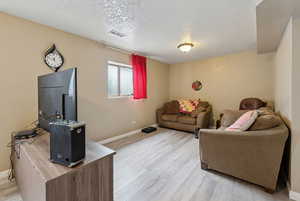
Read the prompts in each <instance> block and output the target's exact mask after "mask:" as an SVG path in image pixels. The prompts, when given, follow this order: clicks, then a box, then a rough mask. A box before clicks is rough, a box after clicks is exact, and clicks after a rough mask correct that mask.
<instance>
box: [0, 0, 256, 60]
mask: <svg viewBox="0 0 300 201" xmlns="http://www.w3.org/2000/svg"><path fill="white" fill-rule="evenodd" d="M101 3H102V0H26V1H24V0H1V1H0V10H1V11H3V12H6V13H9V14H12V15H15V16H19V17H22V18H26V19H29V20H32V21H34V22H38V23H41V24H45V25H48V26H51V27H55V28H57V29H61V30H64V31H67V32H70V33H74V34H77V35H80V36H84V37H87V38H90V39H93V40H97V41H100V42H103V43H106V44H109V45H112V46H115V47H118V48H122V49H126V50H131V51H134V52H137V53H141V54H143V55H146V56H148V57H151V58H155V59H158V60H160V61H163V62H167V63H178V62H185V61H191V60H196V59H202V58H207V57H212V56H219V55H224V54H227V53H232V52H237V51H241V50H246V49H253V48H256V17H255V7H256V3H257V0H139V3H138V5H137V7H136V12H135V19H136V28H135V29H134V31H133V32H132V33H129V34H128V36H127V37H124V38H117V37H115V36H112V35H110V34H108V31H109V27H107V26H105V23H104V13H103V10H102V8H101V7H102V6H101ZM186 41H187V42H193V43H195V48H193V49H192V51H191V52H190V53H188V54H185V53H182V52H180V51H179V50H178V49H177V48H176V46H177V45H178V44H179V43H180V42H186Z"/></svg>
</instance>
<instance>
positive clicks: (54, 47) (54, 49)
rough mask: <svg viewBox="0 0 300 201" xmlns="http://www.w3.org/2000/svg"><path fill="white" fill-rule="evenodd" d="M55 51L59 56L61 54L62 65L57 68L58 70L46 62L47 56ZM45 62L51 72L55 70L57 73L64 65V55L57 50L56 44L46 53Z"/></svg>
mask: <svg viewBox="0 0 300 201" xmlns="http://www.w3.org/2000/svg"><path fill="white" fill-rule="evenodd" d="M54 51H56V52H57V54H59V56H60V57H61V60H62V63H61V65H60V66H58V67H56V68H55V67H52V66H50V65H49V64H48V63H47V61H46V57H47V55H48V54H51V53H53V52H54ZM44 62H45V64H46V65H47V66H48V67H49V68H50V69H51V70H53V71H54V72H57V71H58V70H59V69H60V68H61V67H62V66H63V65H64V63H65V59H64V57H63V55H62V54H61V53H60V52H59V51H58V50H57V49H56V46H55V44H53V45H52V46H51V47H50V48H49V49H48V50H47V51H46V52H45V54H44Z"/></svg>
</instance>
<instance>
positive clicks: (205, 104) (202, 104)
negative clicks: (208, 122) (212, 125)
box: [198, 101, 209, 108]
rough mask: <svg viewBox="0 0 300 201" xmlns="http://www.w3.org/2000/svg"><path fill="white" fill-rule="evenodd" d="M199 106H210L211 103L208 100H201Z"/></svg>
mask: <svg viewBox="0 0 300 201" xmlns="http://www.w3.org/2000/svg"><path fill="white" fill-rule="evenodd" d="M198 107H203V108H208V107H209V103H208V102H207V101H200V102H199V104H198Z"/></svg>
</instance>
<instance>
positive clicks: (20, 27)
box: [0, 13, 169, 171]
mask: <svg viewBox="0 0 300 201" xmlns="http://www.w3.org/2000/svg"><path fill="white" fill-rule="evenodd" d="M0 27H1V32H0V44H1V48H0V55H1V56H0V66H1V73H0V91H1V99H0V107H1V112H0V119H1V124H0V125H1V126H0V128H1V134H0V171H1V170H4V169H7V168H8V164H9V163H8V161H9V160H8V153H9V150H8V148H6V147H5V146H6V144H7V143H8V141H9V139H10V137H9V136H10V132H12V131H15V130H19V129H23V127H24V126H25V125H27V124H28V123H30V122H31V121H33V120H35V119H36V118H37V76H38V75H41V74H45V73H49V72H50V70H48V68H47V67H46V65H45V64H44V63H43V60H42V53H43V51H44V50H45V49H46V48H47V47H49V46H50V45H51V44H52V43H55V44H56V45H57V47H58V49H59V50H60V51H61V52H62V54H63V55H64V56H65V61H66V63H65V65H64V67H63V68H64V69H66V68H67V67H78V70H79V72H78V90H79V97H78V98H79V105H78V107H79V108H78V109H79V118H80V120H84V121H85V122H86V123H87V135H88V136H89V137H90V138H93V139H96V140H101V139H104V138H108V137H112V136H115V135H119V134H122V133H125V132H128V131H132V130H134V129H137V128H140V127H143V126H146V125H150V124H154V123H155V109H156V108H158V107H160V106H161V105H162V104H163V102H165V101H166V100H168V97H169V91H168V89H169V86H168V85H169V81H168V74H169V66H168V65H166V64H162V63H160V62H157V61H154V60H151V59H149V60H148V92H149V94H148V95H149V98H148V99H147V100H144V101H132V100H130V99H128V98H122V99H108V98H107V92H106V89H107V85H106V79H107V78H106V74H107V71H106V63H107V61H108V60H112V61H116V62H122V63H126V64H128V63H129V55H127V54H123V53H119V52H116V51H113V50H111V49H107V48H104V47H103V45H101V44H99V43H97V42H95V41H92V40H88V39H85V38H81V37H78V36H75V35H72V34H68V33H65V32H62V31H58V30H55V29H52V28H49V27H46V26H42V25H39V24H35V23H32V22H29V21H26V20H23V19H20V18H16V17H11V16H8V15H6V14H3V13H0ZM134 121H135V122H136V123H135V124H133V122H134Z"/></svg>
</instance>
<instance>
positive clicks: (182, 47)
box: [177, 43, 194, 52]
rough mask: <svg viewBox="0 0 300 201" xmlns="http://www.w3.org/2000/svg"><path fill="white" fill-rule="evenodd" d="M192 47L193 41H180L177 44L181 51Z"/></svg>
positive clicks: (186, 50)
mask: <svg viewBox="0 0 300 201" xmlns="http://www.w3.org/2000/svg"><path fill="white" fill-rule="evenodd" d="M193 47H194V44H193V43H181V44H179V45H178V46H177V48H178V49H180V50H181V51H182V52H189V51H191V49H192V48H193Z"/></svg>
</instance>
